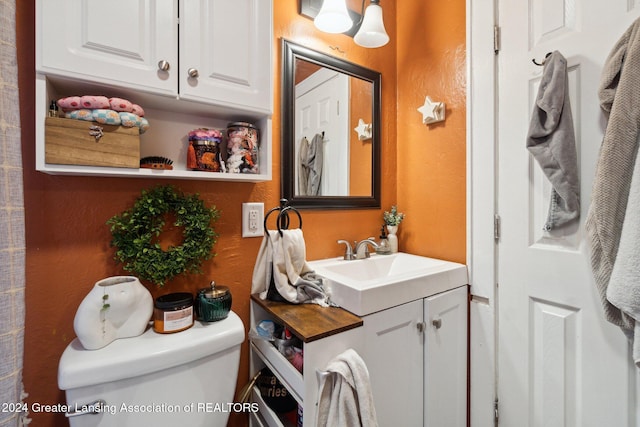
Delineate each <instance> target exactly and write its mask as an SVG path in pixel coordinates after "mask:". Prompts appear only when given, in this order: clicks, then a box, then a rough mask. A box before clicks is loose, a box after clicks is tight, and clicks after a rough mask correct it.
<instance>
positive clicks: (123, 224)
mask: <svg viewBox="0 0 640 427" xmlns="http://www.w3.org/2000/svg"><path fill="white" fill-rule="evenodd" d="M169 213H173V214H174V215H175V221H174V223H173V225H174V226H176V227H182V228H183V242H182V244H181V245H178V246H170V247H169V248H168V249H167V250H166V251H165V250H163V249H162V247H161V246H160V243H158V236H160V234H161V232H162V230H163V227H164V226H165V221H166V218H167V214H169ZM218 218H219V212H218V210H217V209H216V208H215V206H213V207H211V208H208V207H206V206H205V204H204V202H203V201H202V200H201V199H200V198H199V195H198V194H191V195H189V194H184V193H182V192H180V191H178V190H176V189H175V188H174V187H173V186H171V185H165V186H157V187H155V188H153V189H151V190H143V191H142V194H141V195H140V197H139V198H138V199H137V200H136V202H135V203H134V205H133V207H132V208H131V209H128V210H126V211H124V212H123V213H122V214H120V215H116V216H114V217H112V218H110V219H109V220H108V221H107V225H109V227H110V230H111V235H112V240H111V246H114V247H116V253H115V256H114V258H115V260H116V261H118V262H120V263H122V264H123V268H124V269H125V270H126V271H130V272H132V273H133V274H135V275H136V276H137V277H139V278H142V279H145V280H149V281H151V282H153V283H154V284H156V285H158V286H160V287H162V286H164V285H165V284H166V282H167V281H168V280H171V279H172V278H173V277H175V276H177V275H179V274H182V273H184V272H188V273H202V270H201V265H202V262H203V261H205V260H208V259H210V258H211V257H212V256H214V254H213V253H212V249H213V245H214V244H215V243H216V241H217V238H218V234H217V233H216V232H215V230H214V229H213V226H212V222H215V221H217V220H218Z"/></svg>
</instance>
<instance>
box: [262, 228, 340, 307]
mask: <svg viewBox="0 0 640 427" xmlns="http://www.w3.org/2000/svg"><path fill="white" fill-rule="evenodd" d="M281 231H282V235H281V234H280V231H276V230H267V232H266V233H265V236H264V238H263V239H262V245H261V246H260V250H259V251H258V256H257V258H256V265H255V266H254V269H253V280H252V283H251V293H252V294H256V293H259V294H260V298H261V299H266V298H267V292H268V289H269V284H270V283H271V280H272V278H273V282H274V283H275V287H276V290H277V291H278V293H279V294H280V295H281V296H282V297H283V298H284V299H286V300H287V301H289V302H291V303H294V304H301V303H314V304H318V305H321V306H323V307H328V306H329V305H333V304H331V303H330V302H329V296H328V295H327V293H326V292H325V290H324V288H323V287H322V279H321V278H320V277H318V276H316V274H315V273H314V272H313V270H311V267H309V264H308V263H307V261H306V247H305V243H304V237H303V235H302V230H301V229H299V228H296V229H292V230H281Z"/></svg>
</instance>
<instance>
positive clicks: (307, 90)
mask: <svg viewBox="0 0 640 427" xmlns="http://www.w3.org/2000/svg"><path fill="white" fill-rule="evenodd" d="M281 47H282V145H281V151H282V161H281V167H282V197H283V198H285V199H287V200H289V203H290V204H291V205H293V206H296V207H300V208H315V209H350V208H379V207H380V152H381V149H380V144H381V142H380V96H381V92H380V84H381V75H380V73H379V72H377V71H374V70H371V69H368V68H365V67H362V66H360V65H357V64H354V63H351V62H348V61H345V60H343V59H340V58H336V57H333V56H330V55H327V54H324V53H321V52H318V51H315V50H313V49H309V48H307V47H304V46H301V45H299V44H296V43H293V42H291V41H288V40H285V39H283V40H282V44H281Z"/></svg>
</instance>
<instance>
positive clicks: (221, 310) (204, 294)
mask: <svg viewBox="0 0 640 427" xmlns="http://www.w3.org/2000/svg"><path fill="white" fill-rule="evenodd" d="M230 310H231V292H229V288H228V287H226V286H220V285H216V283H215V282H214V281H211V284H210V286H209V287H208V288H203V289H200V290H199V291H198V296H197V301H196V312H197V314H198V318H199V319H200V320H202V321H203V322H216V321H218V320H222V319H225V318H226V317H227V316H228V315H229V311H230Z"/></svg>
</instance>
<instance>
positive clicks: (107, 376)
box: [58, 311, 248, 427]
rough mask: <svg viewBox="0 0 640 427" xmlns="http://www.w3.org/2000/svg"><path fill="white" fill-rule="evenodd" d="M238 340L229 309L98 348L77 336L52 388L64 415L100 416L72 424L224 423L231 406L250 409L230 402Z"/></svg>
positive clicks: (239, 328)
mask: <svg viewBox="0 0 640 427" xmlns="http://www.w3.org/2000/svg"><path fill="white" fill-rule="evenodd" d="M243 341H244V326H243V324H242V321H241V320H240V318H239V317H238V315H237V314H235V313H234V312H233V311H231V312H230V313H229V316H228V317H227V318H226V319H224V320H221V321H219V322H213V323H201V322H195V324H194V325H193V327H191V328H190V329H187V330H185V331H182V332H178V333H173V334H158V333H156V332H154V331H153V330H152V329H151V328H149V329H148V330H147V331H146V332H145V333H143V334H142V335H140V336H138V337H133V338H124V339H118V340H116V341H114V342H112V343H111V344H109V345H107V346H106V347H103V348H101V349H99V350H85V349H84V348H83V347H82V345H81V344H80V342H79V341H78V339H75V340H73V341H72V342H71V344H69V346H68V347H67V349H66V350H65V351H64V353H63V354H62V358H61V359H60V365H59V368H58V387H59V388H60V389H61V390H65V392H66V397H67V408H66V409H68V411H67V412H68V413H69V412H71V413H73V412H81V411H82V410H83V409H85V410H86V409H96V412H98V413H97V414H86V415H75V416H71V417H69V423H70V426H71V427H89V426H91V427H94V426H100V427H108V426H117V427H129V426H130V427H133V426H135V427H140V426H156V427H164V426H167V427H169V426H171V427H175V426H184V427H186V426H189V427H191V426H194V427H195V426H207V427H211V426H226V424H227V419H228V417H229V414H230V412H231V411H235V412H238V411H241V410H247V409H248V408H240V407H239V405H240V404H234V403H233V397H234V396H233V393H234V391H235V386H236V380H237V376H238V366H239V364H240V344H241V343H242V342H243ZM96 401H101V403H100V404H97V405H93V404H94V402H96Z"/></svg>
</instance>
